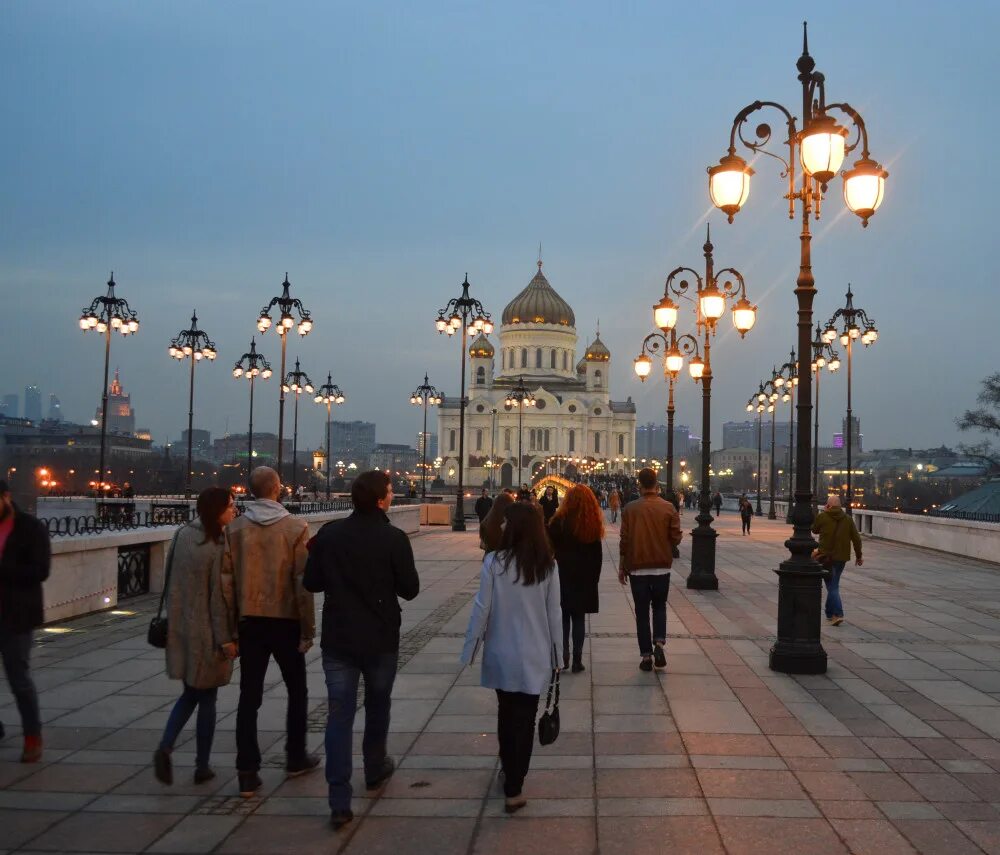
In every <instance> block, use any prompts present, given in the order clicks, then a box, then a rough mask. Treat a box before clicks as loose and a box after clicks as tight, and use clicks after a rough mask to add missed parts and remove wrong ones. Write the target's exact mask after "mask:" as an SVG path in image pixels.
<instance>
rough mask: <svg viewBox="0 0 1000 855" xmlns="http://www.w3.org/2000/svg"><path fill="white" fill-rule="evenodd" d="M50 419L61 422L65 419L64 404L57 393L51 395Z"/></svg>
mask: <svg viewBox="0 0 1000 855" xmlns="http://www.w3.org/2000/svg"><path fill="white" fill-rule="evenodd" d="M48 419H49V421H51V422H61V421H62V419H63V416H62V404H61V403H59V399H58V398H57V397H56V396H55V395H49V415H48Z"/></svg>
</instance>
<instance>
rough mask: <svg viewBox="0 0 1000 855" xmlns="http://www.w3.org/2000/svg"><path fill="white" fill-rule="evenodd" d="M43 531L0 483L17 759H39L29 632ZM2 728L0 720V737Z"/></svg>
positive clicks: (4, 611) (45, 561)
mask: <svg viewBox="0 0 1000 855" xmlns="http://www.w3.org/2000/svg"><path fill="white" fill-rule="evenodd" d="M50 553H51V549H50V546H49V533H48V530H47V529H46V528H45V526H44V525H43V524H42V523H41V522H39V520H37V519H36V518H35V517H33V516H31V514H27V513H25V512H24V511H22V510H21V509H20V508H18V507H17V506H16V505H15V504H14V501H13V499H12V498H11V495H10V487H8V486H7V482H6V481H0V657H2V658H3V667H4V671H5V672H6V674H7V682H8V683H9V684H10V693H11V694H12V695H13V696H14V701H15V702H16V703H17V711H18V713H19V714H20V716H21V732H22V734H23V737H24V745H23V748H22V750H21V762H22V763H37V762H38V761H39V760H41V759H42V718H41V714H40V712H39V709H38V692H37V691H36V690H35V684H34V681H33V680H32V679H31V666H30V659H31V636H32V631H33V630H34V629H35V627H37V626H41V625H42V621H43V620H44V609H43V606H42V582H44V581H45V580H46V579H48V578H49V562H50V559H51V554H50ZM3 737H4V727H3V724H0V739H3Z"/></svg>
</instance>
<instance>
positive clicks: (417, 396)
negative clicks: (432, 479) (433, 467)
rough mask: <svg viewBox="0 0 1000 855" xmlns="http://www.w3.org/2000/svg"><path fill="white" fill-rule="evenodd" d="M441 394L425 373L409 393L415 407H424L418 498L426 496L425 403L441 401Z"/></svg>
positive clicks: (438, 402)
mask: <svg viewBox="0 0 1000 855" xmlns="http://www.w3.org/2000/svg"><path fill="white" fill-rule="evenodd" d="M441 400H442V399H441V396H440V395H439V394H438V390H437V389H435V388H434V387H433V386H431V385H430V383H428V382H427V375H426V374H424V382H423V383H422V384H421V385H419V386H417V388H416V389H414V390H413V394H412V395H410V403H411V404H413V405H414V406H415V407H419V406H420V405H421V404H423V407H424V432H423V433H422V434H421V443H420V444H421V446H422V447H423V451H424V453H423V459H422V461H421V464H420V469H421V474H420V498H421V499H426V498H427V405H428V404H433V405H435V406H436V405H438V404H440V403H441Z"/></svg>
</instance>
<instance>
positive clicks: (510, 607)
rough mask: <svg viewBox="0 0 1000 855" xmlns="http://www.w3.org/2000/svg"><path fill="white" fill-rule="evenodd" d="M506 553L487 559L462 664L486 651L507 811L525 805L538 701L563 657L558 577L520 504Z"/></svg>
mask: <svg viewBox="0 0 1000 855" xmlns="http://www.w3.org/2000/svg"><path fill="white" fill-rule="evenodd" d="M505 516H506V526H505V527H504V533H503V540H502V542H501V544H500V549H499V550H498V551H497V552H495V553H493V554H491V555H487V556H486V558H485V560H484V561H483V567H482V571H481V573H480V580H479V593H477V594H476V598H475V600H474V602H473V606H472V615H471V616H470V618H469V627H468V630H467V631H466V634H465V646H464V648H463V650H462V661H463V662H464V663H465V664H466V665H469V664H471V663H472V662H473V660H474V658H475V656H476V652H477V651H478V649H479V646H480V645H482V646H483V665H482V685H483V686H484V687H486V688H488V689H495V690H496V693H497V741H498V742H499V745H500V765H501V767H502V771H503V777H504V782H503V788H504V795H505V796H506V802H505V805H504V809H505V810H506V811H507V813H514V812H515V811H518V810H520V809H521V808H523V807H524V806H525V805H526V804H527V799H526V798H525V797H524V796H523V795H522V793H521V790H522V787H523V785H524V778H525V776H526V775H527V774H528V767H529V766H530V765H531V749H532V747H533V745H534V742H535V716H536V714H537V712H538V696H539V695H540V694H541V693H542V692H543V691H545V689H546V687H547V686H548V685H549V680H550V678H551V675H552V672H553V669H554V668H557V667H558V663H559V660H560V658H561V656H562V651H561V639H560V629H561V626H560V624H561V615H560V608H559V574H558V573H554V572H553V570H554V567H553V565H554V563H555V562H554V559H553V555H552V547H551V545H550V544H549V539H548V537H547V536H546V534H545V525H544V523H543V522H542V515H541V514H539V513H538V512H537V511H536V510H534V509H533V508H530V507H525V506H524V505H523V504H522V503H519V502H518V503H515V504H513V505H511V506H510V507H509V508H507V510H506V512H505Z"/></svg>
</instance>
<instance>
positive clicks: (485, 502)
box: [476, 487, 493, 522]
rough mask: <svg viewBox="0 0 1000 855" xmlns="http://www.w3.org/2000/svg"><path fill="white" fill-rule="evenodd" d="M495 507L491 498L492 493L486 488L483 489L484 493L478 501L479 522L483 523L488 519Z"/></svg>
mask: <svg viewBox="0 0 1000 855" xmlns="http://www.w3.org/2000/svg"><path fill="white" fill-rule="evenodd" d="M492 507H493V500H492V499H491V498H490V492H489V490H487V489H486V488H485V487H483V492H482V494H481V495H480V496H479V498H478V499H476V516H477V517H479V521H480V522H482V521H483V520H484V519H486V515H487V514H488V513H489V512H490V508H492Z"/></svg>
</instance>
